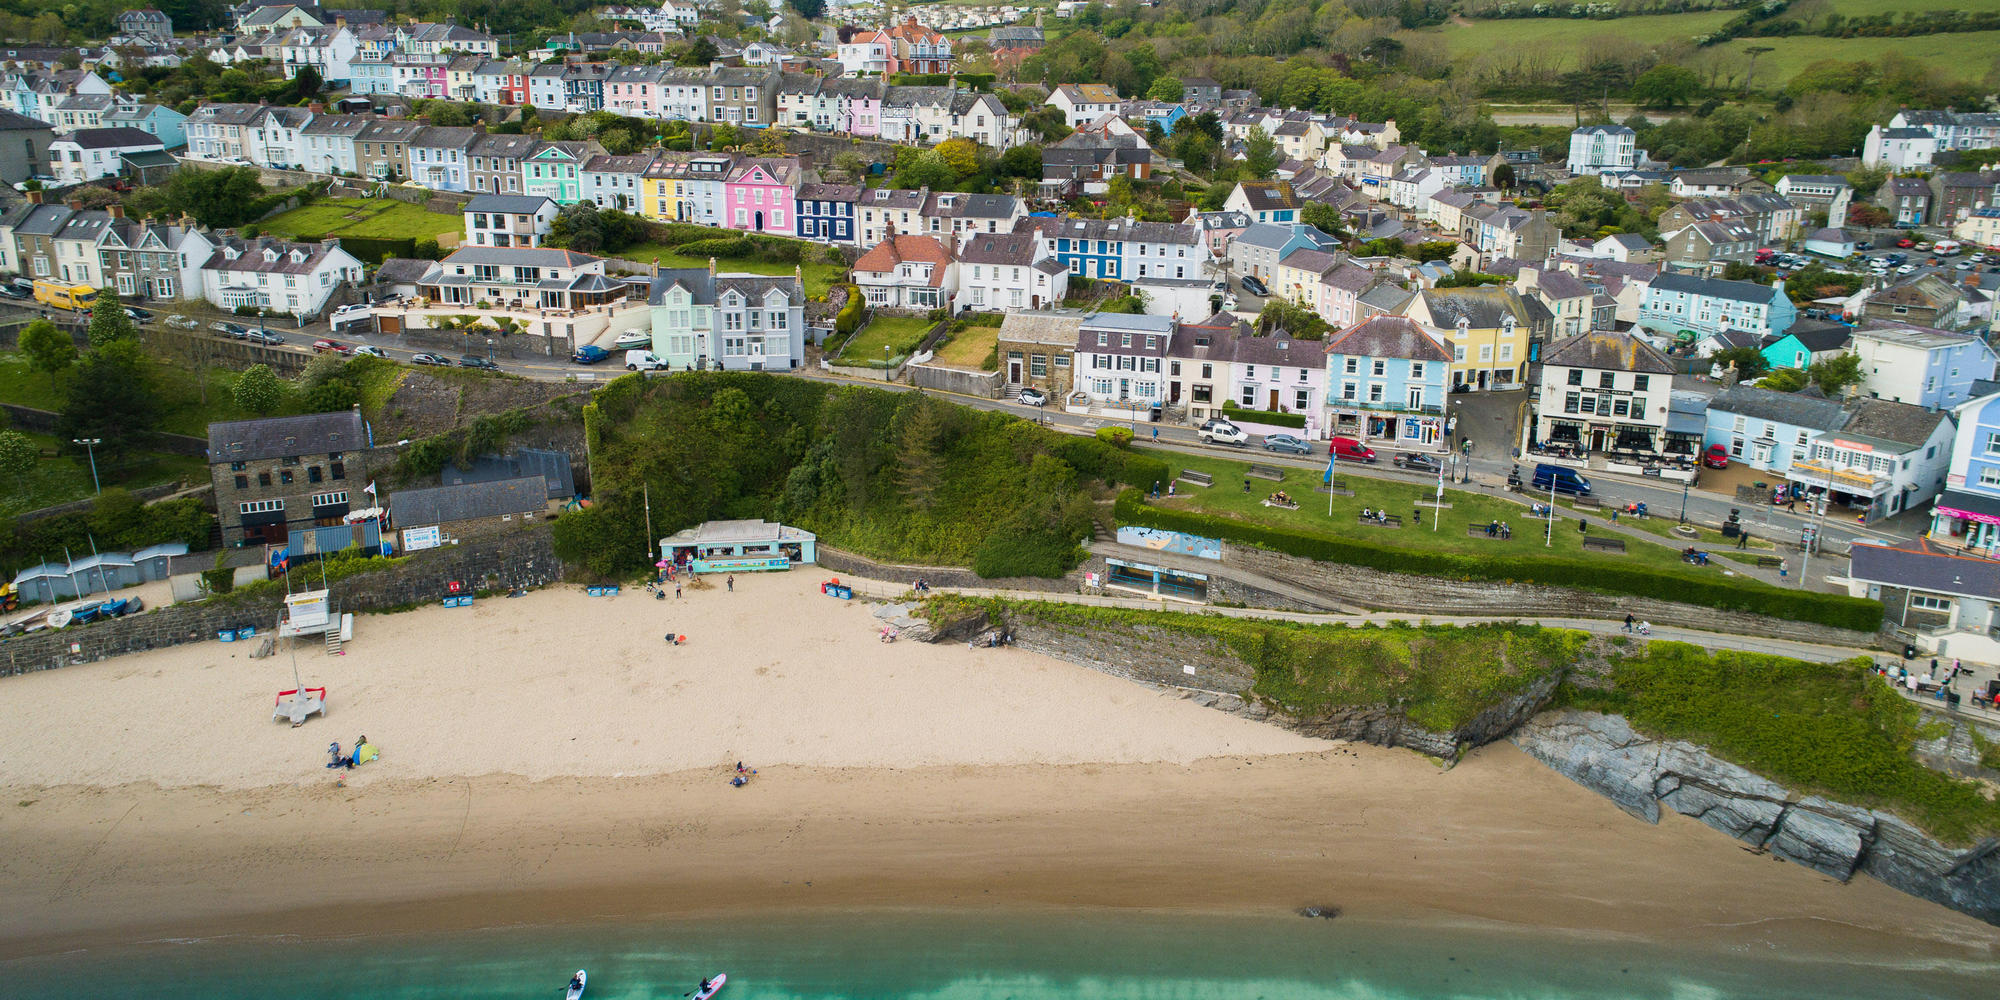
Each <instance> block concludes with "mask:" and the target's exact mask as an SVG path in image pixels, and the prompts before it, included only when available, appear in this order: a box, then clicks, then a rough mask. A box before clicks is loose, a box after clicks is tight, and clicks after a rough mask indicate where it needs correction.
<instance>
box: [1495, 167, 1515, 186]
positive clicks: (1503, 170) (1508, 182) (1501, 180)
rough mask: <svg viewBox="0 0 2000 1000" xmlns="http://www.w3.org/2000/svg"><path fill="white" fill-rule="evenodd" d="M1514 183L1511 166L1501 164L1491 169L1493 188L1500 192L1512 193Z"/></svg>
mask: <svg viewBox="0 0 2000 1000" xmlns="http://www.w3.org/2000/svg"><path fill="white" fill-rule="evenodd" d="M1514 182H1515V178H1514V165H1513V164H1511V163H1502V164H1500V165H1499V166H1497V167H1494V168H1493V186H1494V187H1497V188H1499V189H1500V190H1502V191H1512V190H1513V189H1514Z"/></svg>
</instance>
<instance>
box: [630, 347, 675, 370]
mask: <svg viewBox="0 0 2000 1000" xmlns="http://www.w3.org/2000/svg"><path fill="white" fill-rule="evenodd" d="M666 367H667V363H666V362H664V361H661V360H660V356H659V355H657V354H654V353H653V352H652V351H626V352H625V370H626V371H628V372H657V371H665V370H666Z"/></svg>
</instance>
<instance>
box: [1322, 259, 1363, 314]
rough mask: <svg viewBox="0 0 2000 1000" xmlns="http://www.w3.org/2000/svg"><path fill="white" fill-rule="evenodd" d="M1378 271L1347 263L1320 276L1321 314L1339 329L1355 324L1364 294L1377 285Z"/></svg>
mask: <svg viewBox="0 0 2000 1000" xmlns="http://www.w3.org/2000/svg"><path fill="white" fill-rule="evenodd" d="M1375 281H1376V277H1375V272H1373V271H1370V270H1369V269H1367V268H1365V267H1362V266H1361V265H1359V264H1354V263H1344V264H1342V265H1340V266H1339V267H1337V268H1334V269H1333V270H1331V271H1328V272H1327V273H1326V274H1324V275H1322V276H1321V277H1320V279H1319V318H1320V319H1323V320H1326V321H1327V323H1328V324H1329V325H1331V326H1332V327H1333V328H1334V329H1336V330H1344V329H1346V328H1348V327H1350V326H1353V325H1354V322H1355V316H1356V311H1357V309H1358V307H1359V305H1360V302H1361V296H1362V294H1363V293H1364V292H1366V291H1368V289H1370V288H1373V287H1374V286H1375Z"/></svg>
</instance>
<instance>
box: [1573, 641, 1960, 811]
mask: <svg viewBox="0 0 2000 1000" xmlns="http://www.w3.org/2000/svg"><path fill="white" fill-rule="evenodd" d="M1611 679H1612V686H1611V688H1610V689H1609V690H1597V689H1592V690H1583V689H1577V690H1568V691H1566V692H1565V698H1566V699H1567V701H1568V702H1569V703H1570V704H1571V705H1574V706H1576V707H1578V708H1589V709H1595V710H1598V711H1603V712H1613V713H1617V714H1619V715H1623V716H1624V717H1625V718H1627V719H1628V720H1630V721H1631V722H1632V724H1633V725H1634V726H1636V727H1638V728H1639V729H1641V730H1643V731H1645V732H1647V733H1650V734H1652V735H1655V736H1659V737H1662V738H1667V739H1680V740H1687V741H1689V742H1692V743H1699V744H1701V745H1702V746H1705V747H1707V748H1708V749H1710V750H1711V751H1713V752H1714V753H1715V754H1716V755H1717V756H1719V757H1722V758H1723V759H1725V760H1728V761H1731V762H1733V763H1736V764H1739V765H1742V766H1743V767H1747V768H1749V769H1751V770H1753V771H1756V772H1757V773H1759V774H1762V775H1764V776H1766V777H1768V778H1770V779H1771V780H1773V781H1777V782H1781V783H1783V784H1786V785H1790V786H1792V787H1794V788H1798V789H1801V790H1803V791H1808V792H1819V793H1824V794H1826V795H1827V796H1829V797H1831V798H1834V799H1837V800H1839V801H1842V802H1847V803H1852V804H1856V805H1863V806H1872V807H1877V808H1883V809H1888V810H1890V811H1892V812H1895V813H1897V814H1898V815H1900V816H1902V817H1903V818H1905V819H1907V820H1909V821H1910V822H1912V823H1914V824H1916V825H1917V826H1919V827H1922V828H1924V829H1925V830H1928V831H1930V832H1931V833H1932V834H1933V835H1935V836H1938V837H1940V838H1943V839H1945V840H1947V841H1951V842H1953V843H1961V844H1962V843H1966V842H1968V841H1971V840H1974V839H1977V838H1980V837H1988V836H1993V835H1995V834H2000V803H1996V802H1994V801H1993V800H1991V799H1989V798H1988V797H1987V796H1986V795H1984V794H1982V792H1981V786H1980V785H1979V783H1977V782H1973V781H1965V780H1961V779H1958V778H1954V777H1951V776H1949V775H1946V774H1943V773H1940V772H1938V771H1933V770H1931V769H1930V768H1927V767H1924V766H1923V765H1921V764H1918V763H1917V762H1916V761H1915V759H1913V758H1912V757H1911V751H1912V748H1913V747H1914V745H1915V743H1916V742H1917V740H1919V739H1921V738H1925V737H1927V736H1930V735H1932V734H1928V733H1925V732H1923V730H1924V728H1925V727H1924V724H1923V719H1922V714H1921V712H1920V710H1919V709H1918V707H1917V706H1916V705H1915V704H1914V703H1912V702H1910V701H1908V700H1906V699H1905V698H1903V697H1902V696H1901V695H1899V694H1897V693H1896V692H1895V691H1894V690H1892V689H1891V688H1890V687H1889V685H1888V683H1887V682H1885V681H1883V680H1882V679H1881V678H1880V677H1877V676H1876V675H1875V674H1874V673H1873V672H1872V671H1870V670H1869V669H1868V661H1866V660H1862V659H1857V660H1850V661H1848V662H1845V663H1832V664H1825V663H1807V662H1804V661H1802V660H1793V659H1787V658H1785V657H1781V656H1765V655H1761V654H1757V653H1737V652H1729V651H1718V652H1715V653H1708V652H1705V651H1703V650H1702V649H1700V648H1699V647H1696V646H1690V645H1685V644H1682V643H1670V642H1654V643H1651V644H1650V645H1649V646H1648V648H1647V650H1646V652H1645V653H1644V655H1641V656H1635V657H1628V658H1624V659H1621V660H1619V661H1618V662H1617V663H1616V664H1614V666H1613V668H1612V674H1611Z"/></svg>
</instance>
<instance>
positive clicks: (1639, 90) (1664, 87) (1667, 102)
mask: <svg viewBox="0 0 2000 1000" xmlns="http://www.w3.org/2000/svg"><path fill="white" fill-rule="evenodd" d="M1700 93H1701V77H1699V76H1696V75H1695V73H1694V71H1693V70H1688V69H1682V68H1681V67H1679V66H1675V65H1673V64H1671V63H1661V64H1660V65H1658V66H1655V67H1653V68H1652V69H1649V70H1647V71H1646V72H1644V73H1641V74H1639V78H1638V79H1637V80H1634V81H1632V101H1633V103H1636V104H1638V105H1639V106H1640V107H1642V108H1672V107H1678V106H1680V105H1683V104H1686V103H1687V102H1688V101H1690V100H1692V99H1693V98H1694V97H1696V96H1697V95H1699V94H1700Z"/></svg>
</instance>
